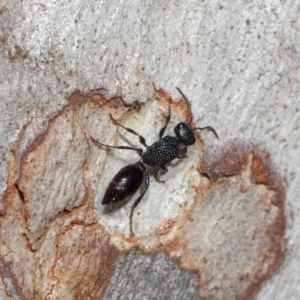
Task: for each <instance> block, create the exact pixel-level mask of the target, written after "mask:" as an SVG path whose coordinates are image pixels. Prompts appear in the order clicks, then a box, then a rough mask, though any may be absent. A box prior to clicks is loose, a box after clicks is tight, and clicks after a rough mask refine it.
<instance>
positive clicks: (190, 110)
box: [176, 87, 193, 124]
mask: <svg viewBox="0 0 300 300" xmlns="http://www.w3.org/2000/svg"><path fill="white" fill-rule="evenodd" d="M176 89H177V91H178V92H179V93H180V94H181V96H182V97H183V99H184V101H185V103H186V104H187V106H188V108H189V113H190V116H191V119H190V121H189V122H188V123H189V124H191V122H192V121H193V113H192V107H191V102H190V100H189V99H188V98H187V97H186V95H185V94H184V93H183V92H182V90H181V89H180V88H179V87H176Z"/></svg>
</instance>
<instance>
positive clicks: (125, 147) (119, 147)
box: [91, 137, 143, 156]
mask: <svg viewBox="0 0 300 300" xmlns="http://www.w3.org/2000/svg"><path fill="white" fill-rule="evenodd" d="M91 139H92V141H93V142H94V143H95V144H96V145H97V146H102V147H107V148H109V149H111V148H113V149H121V150H134V151H136V152H137V153H138V154H139V155H140V156H142V154H143V149H141V148H133V147H128V146H111V145H106V144H102V143H100V142H98V141H96V140H95V139H94V138H93V137H91Z"/></svg>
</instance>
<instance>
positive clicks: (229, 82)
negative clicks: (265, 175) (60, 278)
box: [0, 0, 300, 300]
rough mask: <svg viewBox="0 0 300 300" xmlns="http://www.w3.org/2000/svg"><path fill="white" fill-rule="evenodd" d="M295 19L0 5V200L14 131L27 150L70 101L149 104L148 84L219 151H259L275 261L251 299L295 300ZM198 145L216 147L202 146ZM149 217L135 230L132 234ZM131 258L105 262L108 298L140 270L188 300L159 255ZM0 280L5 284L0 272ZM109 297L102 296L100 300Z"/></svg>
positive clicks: (260, 8)
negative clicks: (282, 249) (253, 147)
mask: <svg viewBox="0 0 300 300" xmlns="http://www.w3.org/2000/svg"><path fill="white" fill-rule="evenodd" d="M299 7H300V1H289V0H288V1H269V2H261V1H252V2H250V1H245V2H243V3H241V2H238V1H204V2H199V1H187V2H184V1H179V0H177V1H176V0H172V1H167V2H164V1H143V2H141V1H129V2H120V1H109V2H108V1H93V0H91V1H85V2H83V1H78V0H74V1H69V2H62V3H59V2H56V1H30V2H24V1H23V2H22V1H4V0H2V1H0V20H1V23H0V24H1V25H0V47H1V52H0V101H1V102H0V103H1V104H0V110H1V117H0V133H1V134H0V136H1V139H0V154H1V158H2V159H1V165H0V191H1V193H2V194H3V193H4V192H5V189H6V187H7V186H6V185H7V178H8V177H9V165H10V160H11V151H12V150H14V149H15V148H16V144H15V141H16V140H17V139H18V137H19V136H20V135H21V134H22V132H23V130H24V129H23V128H24V126H25V125H27V124H30V130H29V132H28V134H27V138H28V141H26V143H27V144H30V143H31V142H32V141H33V140H34V139H35V137H36V136H37V135H39V134H40V133H41V132H44V131H45V130H46V128H47V124H48V123H47V122H48V120H49V119H51V118H53V117H54V116H55V115H56V114H57V113H58V112H60V111H61V109H62V108H63V107H65V106H66V105H67V99H68V96H69V95H70V94H71V93H72V92H74V91H75V90H80V91H82V92H86V93H87V92H88V91H90V90H93V89H98V88H103V89H104V91H105V92H104V94H105V97H107V98H109V97H113V96H120V97H122V98H123V99H124V101H125V102H126V103H128V104H130V103H133V102H134V101H139V102H146V101H147V100H148V99H149V98H150V97H151V96H152V95H153V92H154V89H153V85H152V83H154V84H155V86H156V87H161V88H163V89H164V90H166V91H167V92H168V93H169V94H170V95H172V96H174V98H176V97H177V98H178V94H177V92H176V90H175V87H176V86H178V87H180V88H181V89H182V90H183V91H184V92H185V93H186V95H188V97H189V99H190V100H191V103H192V107H193V113H194V120H195V121H196V122H197V123H198V124H201V125H202V124H204V125H212V126H213V127H214V128H215V129H216V131H217V132H218V135H219V136H220V143H224V142H226V141H228V140H230V139H232V138H240V139H247V140H255V141H263V143H264V145H265V147H266V148H267V149H268V150H269V151H270V153H271V156H272V159H273V161H274V163H275V165H276V167H277V169H278V170H279V173H280V174H282V176H284V178H285V182H286V188H287V195H286V199H287V202H286V208H287V215H286V217H287V221H288V226H287V229H286V239H287V248H286V259H285V261H284V263H283V265H282V266H281V267H280V269H279V270H278V271H277V273H276V274H275V275H274V276H273V277H272V278H271V279H270V280H268V281H267V282H265V283H264V284H263V287H262V289H261V290H260V292H259V293H258V295H257V296H256V299H258V300H268V299H276V300H281V299H292V300H294V299H295V300H296V299H299V298H300V291H299V281H300V273H299V269H300V254H299V251H298V249H299V247H300V234H299V233H300V215H299V210H300V204H299V203H300V202H299V201H298V197H299V192H300V188H299V187H300V159H299V147H300V142H299V136H300V112H299V110H300V66H299V64H300V46H299V45H300V44H299V40H300V22H299ZM143 128H145V129H144V131H143V132H142V134H143V135H144V136H147V137H153V134H156V133H153V132H152V131H153V128H151V127H149V128H148V127H147V126H146V127H143ZM136 129H139V128H136ZM70 131H72V128H70ZM95 132H96V129H95ZM61 134H62V135H64V134H63V133H61ZM82 138H84V137H82ZM206 140H207V142H208V144H216V143H217V141H215V140H214V138H213V137H211V136H209V135H208V136H207V139H206ZM26 143H25V144H26ZM24 147H25V146H24ZM19 151H20V152H22V151H25V148H24V149H22V147H21V149H20V150H19ZM86 151H88V150H86ZM45 159H47V157H46V156H45ZM72 172H73V171H72V170H70V173H72ZM175 175H176V174H174V173H172V174H171V175H169V176H171V177H172V176H175ZM178 180H179V179H178ZM170 184H172V183H170ZM83 185H84V184H83ZM154 195H155V194H154ZM156 196H157V197H160V194H159V191H158V192H157V194H156ZM164 196H165V195H164ZM81 198H84V195H81ZM73 200H74V201H75V200H76V199H73ZM59 204H60V203H58V205H59ZM75 204H76V203H75ZM96 206H97V203H96ZM149 206H151V205H150V204H149ZM0 210H1V212H2V211H4V204H3V203H2V202H1V203H0ZM146 210H147V207H146V209H145V211H146ZM153 211H154V212H155V208H153ZM120 214H121V213H120ZM153 214H154V215H155V213H153ZM153 214H152V215H153ZM152 215H150V216H148V217H146V218H145V219H144V225H143V226H144V227H147V224H149V223H150V222H151V220H153V219H154V217H153V216H152ZM50 217H51V216H50ZM50 217H49V218H50ZM246 217H247V216H245V218H246ZM140 218H142V217H140ZM125 219H126V218H125ZM43 221H45V220H44V219H43V220H40V222H43ZM109 222H110V221H109V220H108V223H109ZM124 222H126V221H124ZM140 224H142V223H141V222H140ZM32 226H34V224H33V225H32ZM111 226H112V227H113V226H114V225H113V224H112V225H111ZM143 230H145V231H147V228H146V229H145V228H141V231H143ZM33 250H34V249H33ZM134 255H136V252H133V253H131V254H129V255H128V256H124V257H123V258H122V259H120V260H119V261H118V262H115V265H116V269H118V268H120V272H119V273H118V274H116V273H113V275H112V282H113V285H118V284H119V283H120V282H121V283H120V285H118V288H117V289H116V291H115V293H116V295H121V294H122V291H123V292H124V293H130V292H131V291H130V289H129V291H128V284H129V283H128V282H127V281H126V280H129V281H130V277H128V276H127V275H128V274H126V269H127V268H128V265H130V264H131V263H132V264H134V263H135V264H137V263H138V262H139V261H140V262H141V264H138V265H137V266H135V267H136V268H138V269H139V268H140V270H141V271H143V272H144V273H146V275H145V276H147V278H151V277H153V276H154V277H155V278H156V279H157V278H160V277H163V276H164V274H165V273H168V277H169V279H170V272H171V273H172V275H171V276H174V281H173V282H171V281H168V283H170V282H171V283H172V284H173V285H172V284H170V285H168V286H167V289H170V290H172V288H174V286H176V287H177V288H178V290H177V292H176V291H174V293H175V294H176V295H175V294H174V298H173V299H176V298H177V299H180V296H181V294H180V292H181V289H185V292H186V294H185V295H188V296H186V297H187V298H186V299H196V298H194V295H196V292H195V290H196V289H197V288H196V285H197V282H196V281H197V280H196V279H195V275H194V274H192V273H191V274H190V273H184V272H183V271H182V270H181V268H180V267H179V266H178V265H177V264H175V263H174V266H173V265H172V263H173V262H172V263H171V262H170V261H168V260H167V259H166V257H165V255H164V254H162V253H158V254H155V256H153V257H152V258H151V259H150V258H148V259H149V260H150V261H148V260H147V258H146V257H145V260H144V259H143V255H139V258H138V259H139V260H138V261H135V260H134V258H133V257H134ZM20 260H21V259H20ZM161 265H163V266H164V268H165V269H164V270H163V271H162V270H161V269H160V268H161V267H160V266H161ZM149 266H151V268H150V267H149ZM1 270H2V272H4V271H5V270H6V271H7V273H9V272H10V271H9V268H8V266H7V265H3V266H2V267H1ZM3 270H4V271H3ZM6 271H5V272H6ZM118 276H119V277H118ZM134 276H135V274H133V275H132V277H134ZM8 277H9V276H8ZM180 278H183V281H182V282H180V284H179V283H178V282H179V281H180ZM189 280H190V281H189ZM14 284H15V283H14V281H13V280H12V281H11V282H4V283H3V282H2V281H1V284H0V298H1V299H6V298H7V299H11V297H12V299H22V294H21V293H20V292H18V291H17V290H14V289H11V290H10V287H11V286H14ZM144 284H145V282H144V281H143V280H142V279H141V286H138V287H136V289H137V290H136V291H135V292H136V293H135V294H136V295H137V294H138V293H139V294H138V295H141V297H142V296H143V293H146V294H147V293H148V292H149V291H147V290H145V288H144ZM164 284H166V283H165V282H164V280H161V281H158V282H157V286H155V288H153V295H159V288H161V289H162V290H163V289H164V288H166V287H165V285H164ZM181 285H182V287H181ZM145 286H146V285H145ZM132 288H133V289H134V287H132ZM147 288H149V286H147ZM140 289H141V291H140ZM112 290H113V286H112V287H110V288H109V289H108V290H107V291H106V295H107V297H108V298H107V299H109V295H111V294H110V293H113V292H112ZM5 291H6V292H5ZM7 291H10V295H11V297H10V298H8V296H7ZM147 295H148V294H147ZM172 297H173V296H172ZM195 297H196V296H195ZM116 298H117V296H116ZM110 299H112V298H110ZM129 299H131V298H129ZM132 299H133V298H132ZM156 299H158V297H156ZM161 299H164V297H162V298H161Z"/></svg>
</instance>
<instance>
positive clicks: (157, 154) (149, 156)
mask: <svg viewBox="0 0 300 300" xmlns="http://www.w3.org/2000/svg"><path fill="white" fill-rule="evenodd" d="M179 152H180V149H179V145H178V143H177V140H176V137H172V136H169V135H167V136H165V137H163V138H162V139H160V140H158V141H157V142H155V143H154V144H152V145H151V146H150V147H149V148H148V149H147V151H146V152H145V153H144V154H143V156H142V160H143V162H144V163H145V164H146V165H149V166H164V165H165V164H167V163H169V162H171V161H172V160H173V159H175V158H177V157H178V156H179Z"/></svg>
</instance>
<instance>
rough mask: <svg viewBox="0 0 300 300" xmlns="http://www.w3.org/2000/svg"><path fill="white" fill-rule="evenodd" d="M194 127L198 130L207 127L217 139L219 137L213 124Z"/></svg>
mask: <svg viewBox="0 0 300 300" xmlns="http://www.w3.org/2000/svg"><path fill="white" fill-rule="evenodd" d="M193 129H194V130H196V129H199V130H204V129H207V130H209V131H211V132H212V133H213V134H214V135H215V136H216V138H217V139H219V136H218V134H217V133H216V131H215V130H214V129H213V128H212V127H211V126H205V127H195V128H193Z"/></svg>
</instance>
